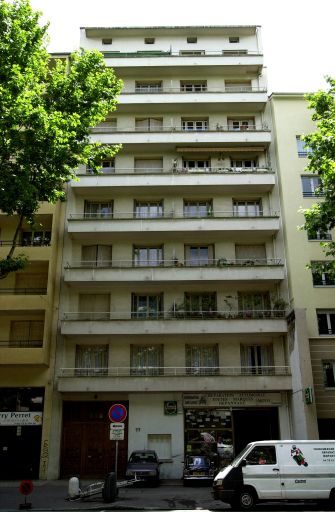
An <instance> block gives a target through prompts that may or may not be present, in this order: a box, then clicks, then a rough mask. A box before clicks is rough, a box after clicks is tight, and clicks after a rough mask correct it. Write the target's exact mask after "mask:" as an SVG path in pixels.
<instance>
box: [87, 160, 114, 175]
mask: <svg viewBox="0 0 335 512" xmlns="http://www.w3.org/2000/svg"><path fill="white" fill-rule="evenodd" d="M99 172H101V173H103V174H110V173H113V172H115V159H114V158H110V159H109V160H102V162H101V168H100V169H99ZM87 174H93V171H92V169H91V168H90V167H87Z"/></svg>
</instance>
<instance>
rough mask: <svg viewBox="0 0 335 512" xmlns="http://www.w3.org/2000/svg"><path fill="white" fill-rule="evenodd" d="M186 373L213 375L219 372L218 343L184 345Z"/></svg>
mask: <svg viewBox="0 0 335 512" xmlns="http://www.w3.org/2000/svg"><path fill="white" fill-rule="evenodd" d="M185 360H186V373H187V374H188V375H215V374H217V373H219V349H218V345H217V344H214V345H185Z"/></svg>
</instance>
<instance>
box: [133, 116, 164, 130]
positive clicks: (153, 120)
mask: <svg viewBox="0 0 335 512" xmlns="http://www.w3.org/2000/svg"><path fill="white" fill-rule="evenodd" d="M162 129H163V119H162V118H161V117H146V118H138V119H135V130H136V131H138V132H150V131H152V132H155V131H161V130H162Z"/></svg>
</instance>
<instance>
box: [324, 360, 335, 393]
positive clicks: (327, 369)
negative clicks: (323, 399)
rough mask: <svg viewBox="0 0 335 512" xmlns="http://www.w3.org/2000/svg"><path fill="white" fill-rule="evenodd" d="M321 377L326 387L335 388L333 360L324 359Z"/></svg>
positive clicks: (334, 362)
mask: <svg viewBox="0 0 335 512" xmlns="http://www.w3.org/2000/svg"><path fill="white" fill-rule="evenodd" d="M322 367H323V378H324V384H325V387H326V388H335V361H324V362H323V363H322Z"/></svg>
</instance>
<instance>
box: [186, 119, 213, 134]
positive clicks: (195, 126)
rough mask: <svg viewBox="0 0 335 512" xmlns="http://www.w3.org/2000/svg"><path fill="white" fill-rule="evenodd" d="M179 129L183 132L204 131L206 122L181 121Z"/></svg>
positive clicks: (206, 127)
mask: <svg viewBox="0 0 335 512" xmlns="http://www.w3.org/2000/svg"><path fill="white" fill-rule="evenodd" d="M181 129H182V130H184V131H204V130H208V120H207V119H203V120H200V119H199V120H195V119H182V121H181Z"/></svg>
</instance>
